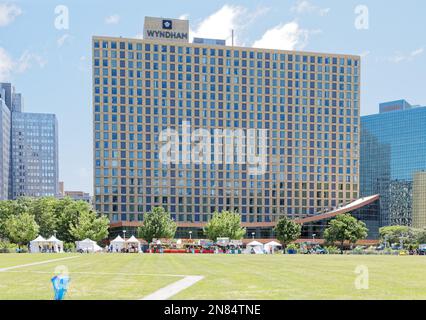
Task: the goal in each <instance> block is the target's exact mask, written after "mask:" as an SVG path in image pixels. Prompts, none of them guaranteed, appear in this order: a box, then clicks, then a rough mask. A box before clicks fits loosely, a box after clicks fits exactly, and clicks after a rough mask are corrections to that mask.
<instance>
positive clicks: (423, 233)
mask: <svg viewBox="0 0 426 320" xmlns="http://www.w3.org/2000/svg"><path fill="white" fill-rule="evenodd" d="M416 238H417V239H416V240H417V243H418V244H426V228H423V229H420V230H418V233H417V236H416Z"/></svg>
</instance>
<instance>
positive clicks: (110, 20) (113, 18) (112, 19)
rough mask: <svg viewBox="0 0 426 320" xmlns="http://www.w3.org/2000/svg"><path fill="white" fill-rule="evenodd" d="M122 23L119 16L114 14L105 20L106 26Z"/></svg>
mask: <svg viewBox="0 0 426 320" xmlns="http://www.w3.org/2000/svg"><path fill="white" fill-rule="evenodd" d="M119 22H120V16H119V15H118V14H113V15H110V16H108V17H106V18H105V23H106V24H118V23H119Z"/></svg>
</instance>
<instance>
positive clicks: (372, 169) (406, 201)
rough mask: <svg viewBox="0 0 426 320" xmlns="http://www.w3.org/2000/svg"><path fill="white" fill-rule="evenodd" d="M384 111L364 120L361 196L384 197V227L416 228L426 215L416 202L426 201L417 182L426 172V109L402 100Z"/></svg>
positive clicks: (382, 204) (381, 206) (362, 125)
mask: <svg viewBox="0 0 426 320" xmlns="http://www.w3.org/2000/svg"><path fill="white" fill-rule="evenodd" d="M380 110H381V112H380V113H379V114H375V115H369V116H363V117H361V160H360V188H361V189H360V192H361V195H362V196H368V195H371V194H380V224H381V225H382V226H385V225H412V224H413V218H414V220H416V219H419V218H421V217H423V216H425V214H426V212H425V209H426V208H424V206H423V205H420V204H419V203H414V201H413V199H421V198H422V197H421V194H423V195H424V196H423V198H424V197H426V190H424V188H423V187H421V186H423V185H424V184H423V183H416V181H415V180H416V179H417V180H418V179H423V177H424V175H423V174H422V172H423V171H425V170H426V107H412V106H411V105H410V104H408V103H407V102H406V101H405V100H398V101H393V102H387V103H383V104H381V105H380ZM415 185H416V186H418V187H416V188H415V187H414V186H415ZM416 194H418V195H419V196H418V197H416V196H415V195H416Z"/></svg>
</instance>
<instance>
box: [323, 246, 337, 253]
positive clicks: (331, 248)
mask: <svg viewBox="0 0 426 320" xmlns="http://www.w3.org/2000/svg"><path fill="white" fill-rule="evenodd" d="M324 249H325V251H327V253H328V254H339V253H340V249H339V248H337V247H336V246H328V247H325V248H324Z"/></svg>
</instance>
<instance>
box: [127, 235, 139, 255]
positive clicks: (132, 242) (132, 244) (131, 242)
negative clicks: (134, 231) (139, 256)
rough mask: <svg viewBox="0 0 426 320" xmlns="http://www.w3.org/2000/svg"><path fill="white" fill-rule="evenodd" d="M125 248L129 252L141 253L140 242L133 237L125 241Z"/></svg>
mask: <svg viewBox="0 0 426 320" xmlns="http://www.w3.org/2000/svg"><path fill="white" fill-rule="evenodd" d="M126 248H127V249H129V250H136V251H137V252H140V251H141V242H140V241H139V240H138V239H136V238H135V236H131V237H130V238H129V239H127V240H126Z"/></svg>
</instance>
